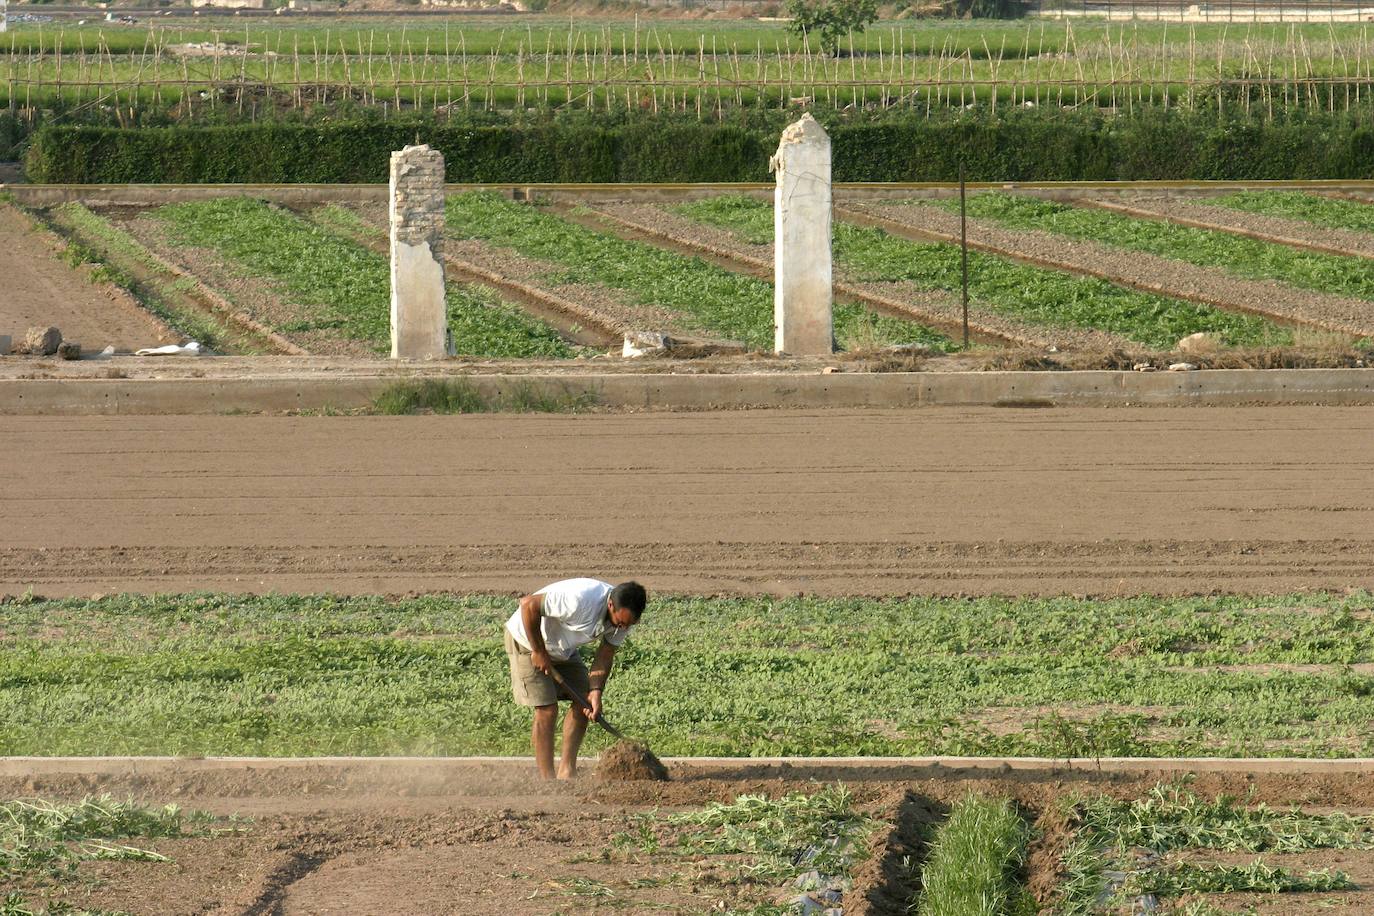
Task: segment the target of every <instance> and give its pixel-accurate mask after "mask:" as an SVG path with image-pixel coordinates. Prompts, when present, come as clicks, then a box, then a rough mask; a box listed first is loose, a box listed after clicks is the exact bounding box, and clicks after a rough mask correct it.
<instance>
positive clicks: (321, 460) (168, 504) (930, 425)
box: [0, 407, 1374, 595]
mask: <svg viewBox="0 0 1374 916" xmlns="http://www.w3.org/2000/svg"><path fill="white" fill-rule="evenodd" d="M1372 436H1374V416H1371V414H1370V412H1369V411H1368V410H1362V409H1359V408H1302V407H1294V408H1268V409H1250V408H1233V409H1226V408H1221V409H1213V408H1196V409H1190V410H1168V409H1158V410H1149V409H1139V410H1125V409H1122V410H1111V409H1074V410H1056V409H1050V410H1034V411H1030V410H1026V411H1017V410H998V409H981V410H956V409H939V410H937V409H930V410H924V411H911V412H896V411H830V412H789V411H738V412H729V413H699V414H648V415H591V416H580V417H569V416H510V415H489V416H467V417H370V418H367V417H351V418H349V417H295V418H288V417H277V418H270V417H139V418H136V419H130V418H124V419H121V418H115V417H109V418H105V417H84V418H79V419H72V418H62V419H58V418H0V468H2V469H3V470H2V471H0V492H3V493H4V494H5V496H4V502H3V510H4V514H5V524H4V525H0V591H4V592H11V593H20V592H23V591H25V590H26V589H28V588H30V587H32V588H33V589H34V591H35V592H36V593H38V594H43V595H61V594H91V593H93V592H110V591H116V590H135V591H171V590H182V589H192V588H210V589H225V590H229V591H237V592H257V591H266V590H272V589H276V590H281V591H335V592H354V593H359V592H361V593H401V592H409V591H431V590H461V591H496V592H512V591H516V590H520V589H528V588H529V587H530V586H531V585H536V584H540V583H542V582H543V581H546V580H548V579H550V578H555V577H557V576H559V575H564V574H588V575H604V576H609V577H616V576H627V575H635V576H637V577H640V578H643V579H644V581H646V582H647V583H648V584H649V585H650V586H651V587H654V588H658V589H663V590H667V591H674V592H707V593H711V592H724V593H781V594H786V593H796V592H808V593H819V594H904V593H907V592H917V593H926V594H963V593H980V594H984V593H1026V594H1061V593H1066V592H1069V593H1085V594H1095V595H1097V594H1120V593H1138V592H1159V593H1165V594H1179V593H1182V594H1191V593H1200V592H1202V593H1205V592H1214V591H1231V592H1243V593H1266V592H1283V591H1287V590H1290V589H1300V588H1345V587H1356V586H1359V587H1369V586H1374V536H1372V535H1371V533H1370V532H1371V531H1374V497H1371V496H1370V495H1369V494H1370V493H1371V492H1374V454H1371V452H1370V449H1369V443H1370V442H1371V441H1374V438H1371V437H1372ZM78 520H80V522H79V523H78Z"/></svg>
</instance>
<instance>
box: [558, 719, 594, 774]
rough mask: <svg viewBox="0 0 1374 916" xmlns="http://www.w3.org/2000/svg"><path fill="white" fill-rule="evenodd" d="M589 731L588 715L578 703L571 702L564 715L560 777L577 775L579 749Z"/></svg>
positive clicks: (559, 764) (559, 766)
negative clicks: (583, 737) (578, 706)
mask: <svg viewBox="0 0 1374 916" xmlns="http://www.w3.org/2000/svg"><path fill="white" fill-rule="evenodd" d="M586 733H587V716H586V715H585V714H584V713H583V712H582V710H581V709H578V708H577V704H576V703H572V704H569V706H568V714H567V715H566V716H564V717H563V759H562V760H560V761H558V778H559V779H573V778H574V777H576V776H577V751H578V749H579V748H581V747H582V736H583V735H585V734H586Z"/></svg>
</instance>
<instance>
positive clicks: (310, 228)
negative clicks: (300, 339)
mask: <svg viewBox="0 0 1374 916" xmlns="http://www.w3.org/2000/svg"><path fill="white" fill-rule="evenodd" d="M154 215H155V216H156V217H157V218H158V219H159V220H161V221H162V222H163V224H164V225H166V226H167V228H168V230H169V232H170V233H171V236H172V238H173V239H174V241H175V242H176V243H177V244H181V245H192V246H197V247H204V248H211V249H214V250H215V251H218V252H220V253H221V254H222V255H224V256H225V257H227V258H229V259H230V260H232V261H233V262H234V263H235V264H236V265H238V266H239V267H240V268H241V269H243V270H244V271H246V272H247V273H249V274H250V275H253V276H257V277H263V278H266V279H267V280H269V281H270V282H272V283H273V284H274V285H275V286H276V287H277V288H278V289H279V290H280V291H281V293H282V295H283V296H285V297H287V298H289V299H290V300H291V301H293V302H295V303H297V304H299V305H301V306H305V307H308V308H309V309H310V310H311V314H312V317H311V318H310V320H309V321H308V322H305V323H302V324H299V325H293V326H292V327H289V328H276V329H275V330H278V331H287V332H290V331H293V330H295V331H299V330H308V329H324V328H329V329H336V330H337V331H338V333H339V334H340V335H341V336H343V337H345V338H349V339H352V340H360V341H365V342H367V343H369V344H370V345H371V346H372V347H373V349H374V350H376V351H377V352H379V353H380V352H385V351H386V349H387V347H388V341H389V340H390V334H391V305H390V303H391V278H390V268H389V266H388V265H387V262H386V259H385V258H383V257H382V256H381V255H379V254H376V253H374V252H372V251H369V250H367V249H366V248H363V247H362V246H360V245H357V244H354V243H353V242H350V241H348V240H346V239H342V238H339V237H338V236H336V235H334V234H332V233H330V232H327V231H325V230H324V229H321V228H320V227H318V226H314V225H312V224H310V223H309V222H307V221H305V220H302V219H300V218H299V217H296V216H294V215H292V214H290V213H287V212H285V211H283V210H281V209H279V208H276V207H273V206H270V205H268V204H266V203H264V202H262V201H257V200H250V199H247V198H222V199H219V200H213V201H204V202H194V203H183V204H169V205H167V206H165V207H161V208H160V209H158V210H156V211H154ZM448 315H449V328H450V329H451V330H452V332H453V339H454V342H455V345H456V346H457V349H458V352H459V354H461V355H465V356H483V357H529V356H542V357H567V356H571V355H572V353H573V351H572V348H571V347H570V346H569V345H568V344H567V343H566V342H564V341H563V339H562V338H561V337H559V336H558V333H557V332H556V331H555V330H554V329H553V328H551V327H549V326H548V325H546V324H544V323H542V322H540V321H537V320H535V319H533V318H530V317H529V316H527V315H525V314H524V313H522V312H521V311H520V310H519V309H517V308H515V307H514V306H511V305H509V304H506V303H503V302H501V301H500V300H499V299H497V298H496V297H495V296H494V295H493V294H491V293H490V292H488V291H486V290H483V289H481V288H478V287H468V286H461V285H458V284H450V285H449V287H448Z"/></svg>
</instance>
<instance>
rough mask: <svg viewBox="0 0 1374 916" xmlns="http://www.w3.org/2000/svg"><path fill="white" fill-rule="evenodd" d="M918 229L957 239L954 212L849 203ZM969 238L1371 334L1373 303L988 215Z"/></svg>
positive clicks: (1140, 283) (1184, 293)
mask: <svg viewBox="0 0 1374 916" xmlns="http://www.w3.org/2000/svg"><path fill="white" fill-rule="evenodd" d="M849 210H850V211H852V212H854V213H861V214H867V215H870V216H874V217H878V218H880V219H885V220H891V221H893V222H894V223H899V224H901V225H904V226H907V227H910V228H911V229H914V230H917V231H923V232H933V233H936V234H939V235H941V236H943V237H946V238H954V239H957V238H958V234H959V214H957V213H948V212H945V211H944V210H940V209H937V208H935V207H929V206H917V205H911V204H862V205H856V206H853V207H850V208H849ZM968 238H969V242H970V244H974V243H976V244H979V245H982V246H986V247H987V249H988V250H995V251H998V252H1002V253H1005V254H1008V255H1022V256H1026V257H1031V258H1035V259H1037V261H1039V262H1041V263H1045V264H1054V265H1056V266H1058V267H1061V268H1062V269H1064V270H1069V271H1080V272H1084V273H1088V274H1090V275H1096V276H1104V277H1109V278H1110V279H1112V280H1113V281H1114V282H1118V283H1121V284H1123V285H1127V286H1132V287H1135V288H1137V289H1142V290H1146V291H1149V292H1153V293H1156V294H1159V295H1164V296H1174V297H1177V298H1180V299H1188V300H1192V301H1195V302H1204V303H1208V304H1211V305H1214V306H1216V307H1218V308H1225V309H1228V310H1230V311H1237V312H1248V313H1250V314H1256V315H1263V316H1265V317H1269V318H1272V319H1274V320H1276V321H1279V322H1287V323H1298V324H1305V325H1310V326H1312V327H1314V328H1320V329H1325V330H1329V331H1336V332H1339V333H1343V334H1352V335H1355V336H1366V335H1370V334H1374V303H1370V302H1367V301H1365V300H1363V299H1355V298H1352V297H1348V296H1335V295H1328V294H1325V293H1319V292H1315V291H1313V290H1308V289H1300V288H1298V287H1294V286H1286V285H1284V284H1282V283H1276V282H1273V281H1269V280H1249V279H1246V278H1244V277H1240V276H1237V275H1235V274H1231V273H1227V272H1226V271H1224V270H1221V269H1219V268H1211V267H1199V266H1197V265H1195V264H1188V263H1185V262H1183V261H1174V260H1170V259H1168V258H1162V257H1159V256H1157V255H1152V254H1146V253H1145V252H1142V251H1130V250H1126V249H1122V248H1114V247H1112V246H1109V245H1104V244H1101V243H1099V242H1092V241H1085V240H1082V239H1074V238H1070V237H1069V236H1065V235H1057V234H1055V233H1051V232H1041V231H1038V230H1031V231H1028V230H1019V229H1007V228H1004V227H1002V226H999V225H997V224H996V223H994V222H991V221H984V220H975V219H970V220H969V221H968Z"/></svg>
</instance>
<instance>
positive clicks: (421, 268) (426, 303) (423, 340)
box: [391, 146, 448, 359]
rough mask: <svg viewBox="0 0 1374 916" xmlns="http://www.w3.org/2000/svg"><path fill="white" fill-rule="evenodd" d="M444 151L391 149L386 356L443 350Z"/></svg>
mask: <svg viewBox="0 0 1374 916" xmlns="http://www.w3.org/2000/svg"><path fill="white" fill-rule="evenodd" d="M443 238H444V156H443V154H442V153H440V152H439V151H438V150H432V149H430V148H429V147H428V146H407V147H406V148H405V149H403V150H401V151H400V152H395V153H392V154H391V358H392V359H443V358H444V357H445V356H446V355H448V349H447V346H446V342H447V336H448V309H447V306H446V305H445V303H444V256H443Z"/></svg>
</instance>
